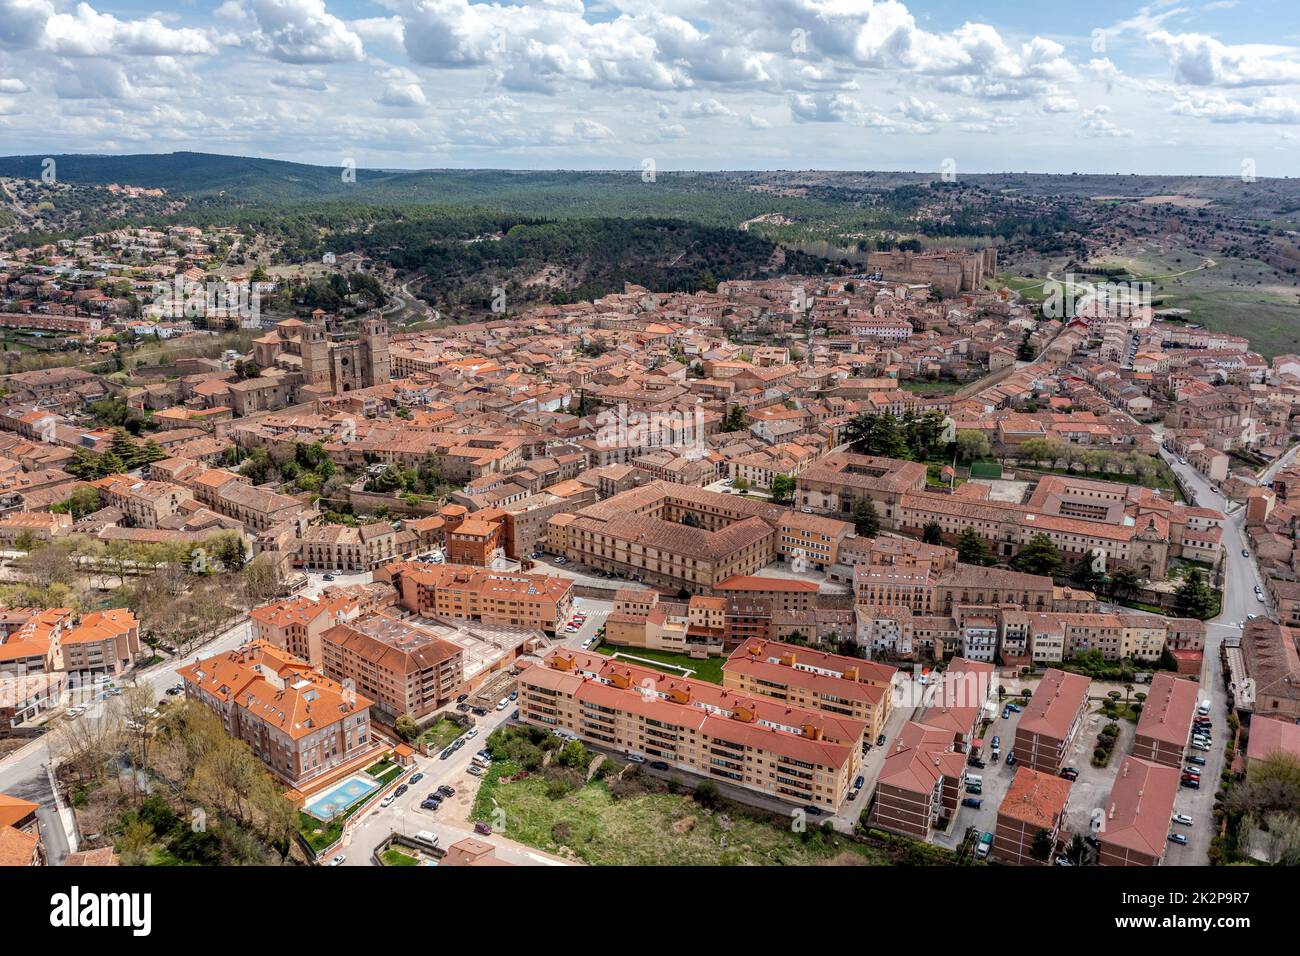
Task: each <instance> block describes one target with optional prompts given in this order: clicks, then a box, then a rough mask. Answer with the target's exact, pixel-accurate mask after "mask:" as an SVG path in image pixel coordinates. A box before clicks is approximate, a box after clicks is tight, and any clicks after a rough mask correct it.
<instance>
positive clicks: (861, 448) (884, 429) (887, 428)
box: [844, 412, 910, 458]
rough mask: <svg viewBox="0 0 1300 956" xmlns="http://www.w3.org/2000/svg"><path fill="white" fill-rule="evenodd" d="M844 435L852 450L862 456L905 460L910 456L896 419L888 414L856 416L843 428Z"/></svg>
mask: <svg viewBox="0 0 1300 956" xmlns="http://www.w3.org/2000/svg"><path fill="white" fill-rule="evenodd" d="M844 434H845V438H847V439H848V442H849V444H850V445H851V446H852V448H853V450H854V451H857V452H861V453H862V454H864V455H881V456H883V457H885V458H907V457H908V455H909V454H910V449H909V448H908V445H907V439H906V437H905V436H904V434H903V431H902V429H900V428H899V426H898V419H896V418H895V417H894V416H893V415H890V414H889V413H888V412H884V413H882V414H879V415H872V414H870V413H863V414H861V415H858V416H857V417H856V418H853V419H850V421H849V423H848V425H846V426H845V428H844Z"/></svg>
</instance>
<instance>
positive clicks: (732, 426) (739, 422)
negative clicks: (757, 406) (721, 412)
mask: <svg viewBox="0 0 1300 956" xmlns="http://www.w3.org/2000/svg"><path fill="white" fill-rule="evenodd" d="M748 427H749V421H748V420H747V419H746V418H745V410H744V409H742V408H741V407H740V406H739V405H732V406H731V407H730V408H728V409H727V417H726V418H725V419H724V420H723V422H722V430H723V431H724V432H743V431H744V430H745V429H747V428H748Z"/></svg>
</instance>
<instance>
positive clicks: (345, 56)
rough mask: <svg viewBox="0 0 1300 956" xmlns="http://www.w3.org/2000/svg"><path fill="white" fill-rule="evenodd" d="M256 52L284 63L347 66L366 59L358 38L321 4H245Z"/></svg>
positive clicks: (271, 0)
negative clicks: (252, 27) (252, 24)
mask: <svg viewBox="0 0 1300 956" xmlns="http://www.w3.org/2000/svg"><path fill="white" fill-rule="evenodd" d="M242 12H243V13H244V14H245V15H246V16H248V17H250V18H251V20H252V22H253V23H255V24H256V28H257V32H256V33H255V35H254V36H253V38H252V42H253V45H254V47H255V48H256V49H258V50H260V51H261V52H263V53H265V54H266V55H267V56H270V57H272V58H273V59H276V60H280V61H282V62H284V63H346V62H351V61H356V60H360V59H362V57H363V56H364V55H365V54H364V50H363V48H362V45H361V38H360V37H359V36H357V34H356V33H354V32H352V30H351V29H349V27H348V25H347V24H346V23H344V22H343V21H342V20H340V19H339V18H338V17H336V16H334V15H333V14H332V13H330V12H329V11H328V10H326V8H325V4H324V2H323V0H245V2H244V4H243V6H242Z"/></svg>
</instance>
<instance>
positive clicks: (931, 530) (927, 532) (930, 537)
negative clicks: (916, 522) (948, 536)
mask: <svg viewBox="0 0 1300 956" xmlns="http://www.w3.org/2000/svg"><path fill="white" fill-rule="evenodd" d="M921 540H922V541H923V542H925V543H926V544H942V543H943V528H941V527H939V522H937V521H927V522H926V523H925V527H923V528H922V529H921Z"/></svg>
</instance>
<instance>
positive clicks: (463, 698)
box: [456, 694, 469, 704]
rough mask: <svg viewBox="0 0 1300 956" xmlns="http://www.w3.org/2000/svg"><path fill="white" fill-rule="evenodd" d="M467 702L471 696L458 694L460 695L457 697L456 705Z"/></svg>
mask: <svg viewBox="0 0 1300 956" xmlns="http://www.w3.org/2000/svg"><path fill="white" fill-rule="evenodd" d="M467 700H469V694H458V695H456V703H458V704H463V703H464V702H465V701H467Z"/></svg>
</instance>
